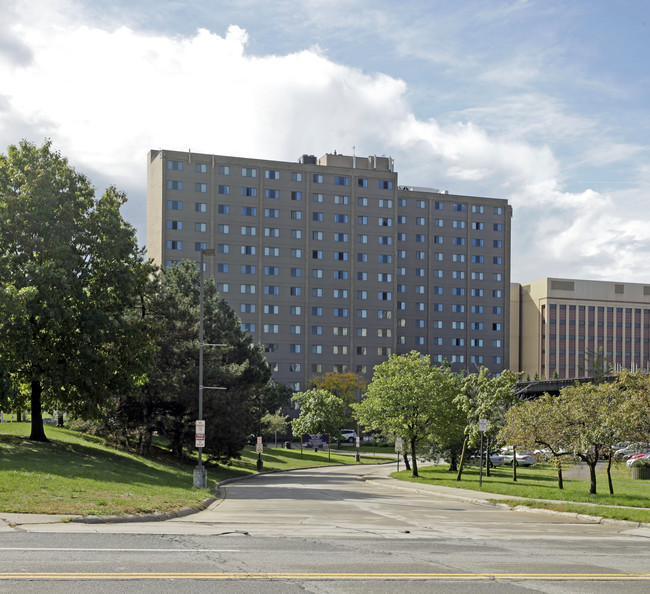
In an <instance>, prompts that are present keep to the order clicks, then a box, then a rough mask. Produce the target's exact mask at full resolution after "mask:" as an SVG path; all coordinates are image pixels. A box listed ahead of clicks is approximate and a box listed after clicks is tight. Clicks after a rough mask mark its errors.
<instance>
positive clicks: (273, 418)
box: [262, 409, 289, 448]
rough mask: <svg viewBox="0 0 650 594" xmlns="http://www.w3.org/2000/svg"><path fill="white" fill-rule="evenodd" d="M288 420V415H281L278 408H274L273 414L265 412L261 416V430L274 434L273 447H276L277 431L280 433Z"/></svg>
mask: <svg viewBox="0 0 650 594" xmlns="http://www.w3.org/2000/svg"><path fill="white" fill-rule="evenodd" d="M288 420H289V415H283V414H282V411H281V410H280V409H278V410H276V411H275V412H274V413H273V414H271V413H270V412H267V413H266V414H265V415H264V416H263V417H262V432H263V433H267V434H271V435H275V447H276V448H277V447H278V433H282V432H283V431H284V430H285V429H286V427H287V422H288Z"/></svg>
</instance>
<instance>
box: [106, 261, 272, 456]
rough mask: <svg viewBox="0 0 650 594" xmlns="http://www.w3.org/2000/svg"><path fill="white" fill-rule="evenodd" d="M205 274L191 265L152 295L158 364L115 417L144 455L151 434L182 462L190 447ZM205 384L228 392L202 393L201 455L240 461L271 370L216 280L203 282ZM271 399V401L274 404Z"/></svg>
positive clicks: (168, 273)
mask: <svg viewBox="0 0 650 594" xmlns="http://www.w3.org/2000/svg"><path fill="white" fill-rule="evenodd" d="M199 283H200V271H199V270H198V269H197V267H196V265H195V263H193V262H190V261H189V260H186V261H183V262H181V263H180V264H179V265H177V266H172V267H171V268H165V269H163V270H161V271H160V274H159V277H158V283H157V285H156V287H155V290H154V291H153V292H152V293H151V295H149V296H148V297H147V299H146V300H145V309H146V314H145V317H146V318H147V319H148V320H149V322H150V324H152V325H153V327H154V330H155V333H156V337H157V338H156V356H155V362H154V366H153V368H152V370H151V372H150V374H149V377H148V380H147V382H146V383H145V384H144V386H143V389H142V390H141V392H140V393H139V394H137V395H129V397H127V398H123V399H122V400H121V401H120V402H119V405H118V407H117V414H116V415H115V419H116V421H117V423H118V426H119V427H121V428H123V429H127V430H128V429H130V430H131V431H136V433H137V434H138V436H139V445H140V449H141V451H142V453H144V454H147V453H148V452H149V449H150V445H151V436H152V434H153V432H154V431H157V432H158V433H159V434H160V435H163V436H165V437H167V438H168V439H169V440H170V442H171V445H172V452H173V453H174V454H175V455H177V456H180V455H181V454H182V452H183V448H185V447H189V448H191V447H193V440H194V421H195V419H196V418H197V414H198V385H199V377H198V366H197V363H198V357H199V354H198V353H199V343H198V338H199ZM204 342H205V343H208V344H223V345H225V346H222V347H213V346H205V347H204V374H203V383H204V385H205V386H209V387H219V388H225V389H224V390H210V389H205V390H204V392H203V411H204V418H205V421H206V446H205V449H204V452H205V453H206V454H208V455H211V456H212V457H213V458H214V459H216V460H218V461H226V460H228V459H229V458H231V457H236V456H238V455H239V452H240V451H241V449H242V448H243V446H244V445H245V444H246V439H247V437H248V435H250V433H252V432H256V431H257V425H258V423H259V418H260V412H259V411H260V402H264V401H265V398H266V396H267V390H271V391H273V390H274V389H275V386H273V384H271V383H270V381H269V380H270V375H271V372H270V369H269V366H268V364H267V363H266V360H265V359H264V356H263V354H262V350H261V347H259V346H256V345H254V344H253V343H252V340H251V338H250V336H248V335H247V334H245V333H244V332H242V330H241V323H240V321H239V319H238V317H237V316H236V314H235V313H234V311H233V310H232V308H231V307H230V306H229V305H228V303H227V302H226V301H225V300H223V299H221V298H220V297H219V295H218V293H217V291H216V288H215V284H214V279H212V278H210V279H207V280H206V281H205V291H204ZM271 401H273V399H271Z"/></svg>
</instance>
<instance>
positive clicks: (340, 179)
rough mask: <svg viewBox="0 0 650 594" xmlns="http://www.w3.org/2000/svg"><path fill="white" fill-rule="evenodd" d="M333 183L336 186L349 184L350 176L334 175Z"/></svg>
mask: <svg viewBox="0 0 650 594" xmlns="http://www.w3.org/2000/svg"><path fill="white" fill-rule="evenodd" d="M334 185H336V186H349V185H350V178H349V177H347V176H345V175H335V176H334Z"/></svg>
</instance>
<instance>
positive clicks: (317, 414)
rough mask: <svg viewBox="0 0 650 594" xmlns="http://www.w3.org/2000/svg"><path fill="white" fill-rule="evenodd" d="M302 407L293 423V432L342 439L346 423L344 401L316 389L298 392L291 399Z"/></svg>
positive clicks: (298, 434)
mask: <svg viewBox="0 0 650 594" xmlns="http://www.w3.org/2000/svg"><path fill="white" fill-rule="evenodd" d="M291 399H292V400H295V401H296V402H298V404H299V405H300V414H299V416H298V418H297V419H293V421H291V431H292V433H293V434H294V435H296V436H300V435H305V434H309V433H326V434H328V435H329V436H330V438H332V437H333V438H335V439H338V438H339V437H341V431H340V430H341V427H342V426H343V423H344V422H345V419H346V416H345V404H344V403H343V400H342V399H341V398H340V397H339V396H336V395H335V394H332V393H331V392H328V391H327V390H320V389H317V388H314V389H312V390H306V391H304V392H297V393H296V394H294V395H293V396H292V397H291Z"/></svg>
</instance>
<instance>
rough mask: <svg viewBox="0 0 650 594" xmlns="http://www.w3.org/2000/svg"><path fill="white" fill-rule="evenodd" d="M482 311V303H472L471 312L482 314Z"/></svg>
mask: <svg viewBox="0 0 650 594" xmlns="http://www.w3.org/2000/svg"><path fill="white" fill-rule="evenodd" d="M483 312H484V308H483V306H482V305H472V313H473V314H482V313H483Z"/></svg>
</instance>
